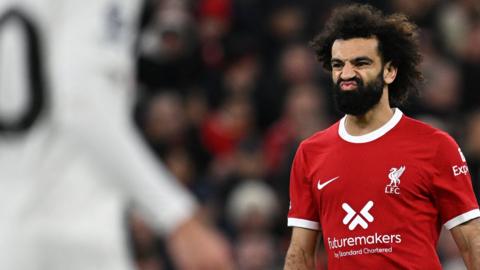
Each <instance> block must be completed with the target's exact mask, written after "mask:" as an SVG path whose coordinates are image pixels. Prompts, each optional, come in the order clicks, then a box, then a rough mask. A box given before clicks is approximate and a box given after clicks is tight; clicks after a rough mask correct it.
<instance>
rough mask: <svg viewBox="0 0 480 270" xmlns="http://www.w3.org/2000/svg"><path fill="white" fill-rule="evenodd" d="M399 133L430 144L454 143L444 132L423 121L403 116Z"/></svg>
mask: <svg viewBox="0 0 480 270" xmlns="http://www.w3.org/2000/svg"><path fill="white" fill-rule="evenodd" d="M400 127H401V129H400V130H401V132H404V133H407V134H409V135H410V136H411V137H414V138H416V139H419V140H422V139H423V140H426V141H428V142H430V143H437V144H438V143H442V142H455V140H454V139H453V138H452V137H451V136H450V135H449V134H448V133H447V132H445V131H443V130H440V129H438V128H436V127H433V126H431V125H430V124H427V123H425V122H423V121H420V120H417V119H413V118H411V117H408V116H405V115H404V116H403V119H402V122H401V126H400Z"/></svg>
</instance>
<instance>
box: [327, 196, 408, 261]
mask: <svg viewBox="0 0 480 270" xmlns="http://www.w3.org/2000/svg"><path fill="white" fill-rule="evenodd" d="M373 206H374V203H373V201H368V202H367V203H366V204H365V206H363V208H362V210H360V212H359V213H357V212H356V211H355V210H353V209H352V207H351V206H350V205H348V204H347V203H343V204H342V208H343V210H345V212H347V215H346V216H345V217H344V218H343V221H342V222H343V224H344V225H347V224H348V229H349V230H350V231H353V230H355V228H356V227H357V226H358V225H360V226H361V227H362V228H363V229H367V228H368V224H369V223H371V222H373V220H374V218H373V216H372V215H371V214H370V213H369V211H370V210H371V209H372V207H373ZM326 240H327V241H326V244H327V245H328V248H329V249H330V250H331V251H332V252H333V256H334V257H335V258H336V259H340V258H342V257H348V256H358V255H366V254H378V253H383V254H388V253H393V252H394V250H393V246H392V245H394V244H400V243H401V242H402V235H400V234H381V233H378V232H375V233H371V234H368V235H353V236H347V237H341V238H337V237H331V236H329V237H327V238H326Z"/></svg>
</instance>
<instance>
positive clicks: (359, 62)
mask: <svg viewBox="0 0 480 270" xmlns="http://www.w3.org/2000/svg"><path fill="white" fill-rule="evenodd" d="M370 64H371V62H370V61H366V60H360V61H357V62H356V63H355V66H357V67H365V66H369V65H370Z"/></svg>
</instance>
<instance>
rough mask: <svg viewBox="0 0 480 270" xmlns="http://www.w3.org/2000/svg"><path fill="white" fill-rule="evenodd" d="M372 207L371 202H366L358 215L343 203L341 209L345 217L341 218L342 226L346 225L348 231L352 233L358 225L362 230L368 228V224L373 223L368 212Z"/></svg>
mask: <svg viewBox="0 0 480 270" xmlns="http://www.w3.org/2000/svg"><path fill="white" fill-rule="evenodd" d="M372 207H373V202H372V201H368V202H367V204H365V206H363V208H362V210H360V214H357V212H355V210H353V209H352V207H350V205H348V203H343V204H342V208H343V210H345V212H347V215H346V216H345V217H344V218H343V224H344V225H347V224H349V223H350V224H349V225H348V229H349V230H350V231H353V230H354V229H355V228H356V227H357V226H358V225H360V226H361V227H362V228H364V229H366V228H368V223H367V221H368V222H370V223H371V222H372V221H373V216H372V215H371V214H370V213H369V212H368V211H370V209H372ZM350 221H351V222H350Z"/></svg>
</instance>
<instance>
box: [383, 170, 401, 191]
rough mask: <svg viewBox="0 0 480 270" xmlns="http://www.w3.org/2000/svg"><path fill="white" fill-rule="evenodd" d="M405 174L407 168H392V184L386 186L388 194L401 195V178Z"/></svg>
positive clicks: (389, 175)
mask: <svg viewBox="0 0 480 270" xmlns="http://www.w3.org/2000/svg"><path fill="white" fill-rule="evenodd" d="M404 172H405V166H400V168H395V167H394V168H391V169H390V172H389V173H388V178H389V179H390V183H389V184H388V185H386V186H385V193H386V194H397V195H400V176H402V174H403V173H404Z"/></svg>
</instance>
